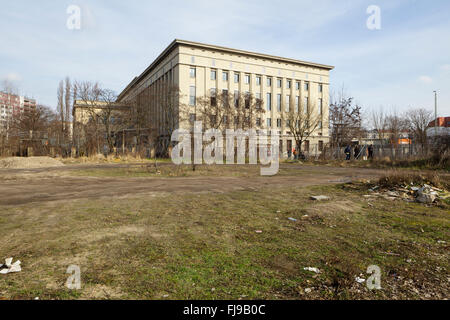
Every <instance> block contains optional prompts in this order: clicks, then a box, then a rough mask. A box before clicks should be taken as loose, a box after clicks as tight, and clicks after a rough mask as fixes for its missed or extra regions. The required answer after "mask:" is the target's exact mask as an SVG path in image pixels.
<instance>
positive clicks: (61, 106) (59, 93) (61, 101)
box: [57, 80, 66, 144]
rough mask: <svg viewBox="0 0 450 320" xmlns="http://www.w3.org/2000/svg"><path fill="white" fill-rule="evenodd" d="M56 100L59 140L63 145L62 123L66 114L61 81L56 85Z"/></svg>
mask: <svg viewBox="0 0 450 320" xmlns="http://www.w3.org/2000/svg"><path fill="white" fill-rule="evenodd" d="M57 99H58V106H57V110H58V114H59V120H60V121H61V138H62V141H60V144H64V143H65V141H64V140H65V139H64V137H65V130H64V121H65V116H66V113H65V111H64V81H63V80H61V81H60V82H59V85H58V90H57Z"/></svg>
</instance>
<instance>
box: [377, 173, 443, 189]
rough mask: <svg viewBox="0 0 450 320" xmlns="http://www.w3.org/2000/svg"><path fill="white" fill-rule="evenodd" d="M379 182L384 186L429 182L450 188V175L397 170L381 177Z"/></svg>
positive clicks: (429, 183)
mask: <svg viewBox="0 0 450 320" xmlns="http://www.w3.org/2000/svg"><path fill="white" fill-rule="evenodd" d="M378 184H379V186H380V187H382V188H394V187H400V186H405V185H411V184H412V185H424V184H428V185H431V186H434V187H436V188H444V189H447V190H448V189H449V186H450V179H449V177H448V176H444V175H439V174H438V173H435V172H433V173H420V174H419V173H404V172H396V173H393V174H389V175H385V176H383V177H381V178H380V179H379V181H378Z"/></svg>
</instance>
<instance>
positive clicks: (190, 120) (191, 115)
mask: <svg viewBox="0 0 450 320" xmlns="http://www.w3.org/2000/svg"><path fill="white" fill-rule="evenodd" d="M194 121H195V113H190V114H189V122H191V123H193V122H194Z"/></svg>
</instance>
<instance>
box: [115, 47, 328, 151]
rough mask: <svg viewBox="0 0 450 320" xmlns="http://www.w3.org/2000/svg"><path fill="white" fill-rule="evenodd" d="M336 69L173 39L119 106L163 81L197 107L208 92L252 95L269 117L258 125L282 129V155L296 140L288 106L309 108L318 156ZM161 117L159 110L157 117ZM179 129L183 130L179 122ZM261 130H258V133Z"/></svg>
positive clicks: (310, 144)
mask: <svg viewBox="0 0 450 320" xmlns="http://www.w3.org/2000/svg"><path fill="white" fill-rule="evenodd" d="M333 68H334V67H332V66H329V65H324V64H319V63H312V62H306V61H300V60H294V59H289V58H282V57H277V56H272V55H268V54H262V53H255V52H248V51H243V50H237V49H230V48H225V47H220V46H215V45H208V44H202V43H198V42H191V41H184V40H177V39H176V40H174V41H173V42H172V43H171V44H170V45H169V46H168V47H167V48H166V49H165V50H164V51H163V52H162V53H161V54H160V55H159V56H158V57H157V58H156V60H155V61H154V62H153V63H152V64H151V65H150V66H149V67H148V68H147V69H146V70H145V71H144V72H142V74H141V75H139V76H138V77H135V78H134V79H133V81H132V82H131V83H130V84H129V85H128V86H127V87H126V88H125V89H124V90H123V91H122V92H121V93H120V95H119V97H118V102H119V103H121V102H123V103H126V102H128V101H133V100H134V99H137V97H138V95H139V94H140V93H141V92H143V91H144V90H146V89H148V88H152V87H155V88H157V87H158V84H159V83H161V82H165V83H166V82H168V83H171V84H174V85H176V86H178V87H179V89H180V92H181V94H180V96H179V103H180V104H183V105H187V106H190V108H192V110H194V108H195V104H196V101H197V99H198V98H199V97H203V96H207V95H209V94H210V92H219V93H220V92H228V93H237V92H239V93H250V94H251V96H252V97H254V98H255V99H261V100H262V101H263V105H264V108H265V109H266V112H265V113H264V115H263V117H264V118H263V119H259V120H260V121H258V122H259V123H262V124H263V125H264V128H265V129H269V128H270V129H273V130H278V132H279V133H280V142H281V148H280V149H281V151H282V154H283V155H284V156H286V155H287V154H288V150H292V147H294V146H295V141H294V139H293V136H292V134H291V132H289V127H288V126H287V125H286V123H285V121H282V120H281V119H286V117H283V113H285V112H286V110H287V106H289V107H291V106H293V107H294V108H295V109H297V108H298V109H299V110H301V107H300V106H304V105H306V106H308V107H310V108H313V110H314V111H315V112H316V113H317V114H318V115H319V116H320V117H321V123H320V125H319V126H318V127H317V129H316V130H315V131H314V133H313V134H312V135H311V137H309V139H308V141H306V143H304V144H303V149H304V150H303V151H306V152H310V153H313V154H314V153H318V152H320V150H321V149H322V148H323V146H324V145H325V144H326V143H328V141H329V131H328V127H329V126H328V123H329V121H328V110H329V85H330V71H331V70H332V69H333ZM154 117H156V118H158V117H159V115H158V111H156V113H155V114H154ZM180 126H183V124H182V121H180ZM256 129H257V128H256Z"/></svg>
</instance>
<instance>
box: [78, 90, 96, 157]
mask: <svg viewBox="0 0 450 320" xmlns="http://www.w3.org/2000/svg"><path fill="white" fill-rule="evenodd" d="M74 92H76V100H78V102H79V103H80V106H79V107H80V108H84V109H85V112H83V114H84V113H85V114H86V115H87V116H88V117H89V119H88V121H87V124H84V120H83V119H74V120H75V121H77V124H76V126H77V129H76V130H75V131H77V132H78V135H79V136H78V137H77V140H78V141H80V139H81V138H82V139H83V140H84V141H85V142H86V141H87V139H88V138H94V140H95V147H96V148H95V149H96V152H97V153H98V152H100V121H99V114H98V106H99V101H100V97H101V94H102V92H101V89H100V86H99V84H98V83H92V82H89V81H83V82H75V83H74ZM82 134H83V137H80V135H82Z"/></svg>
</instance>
